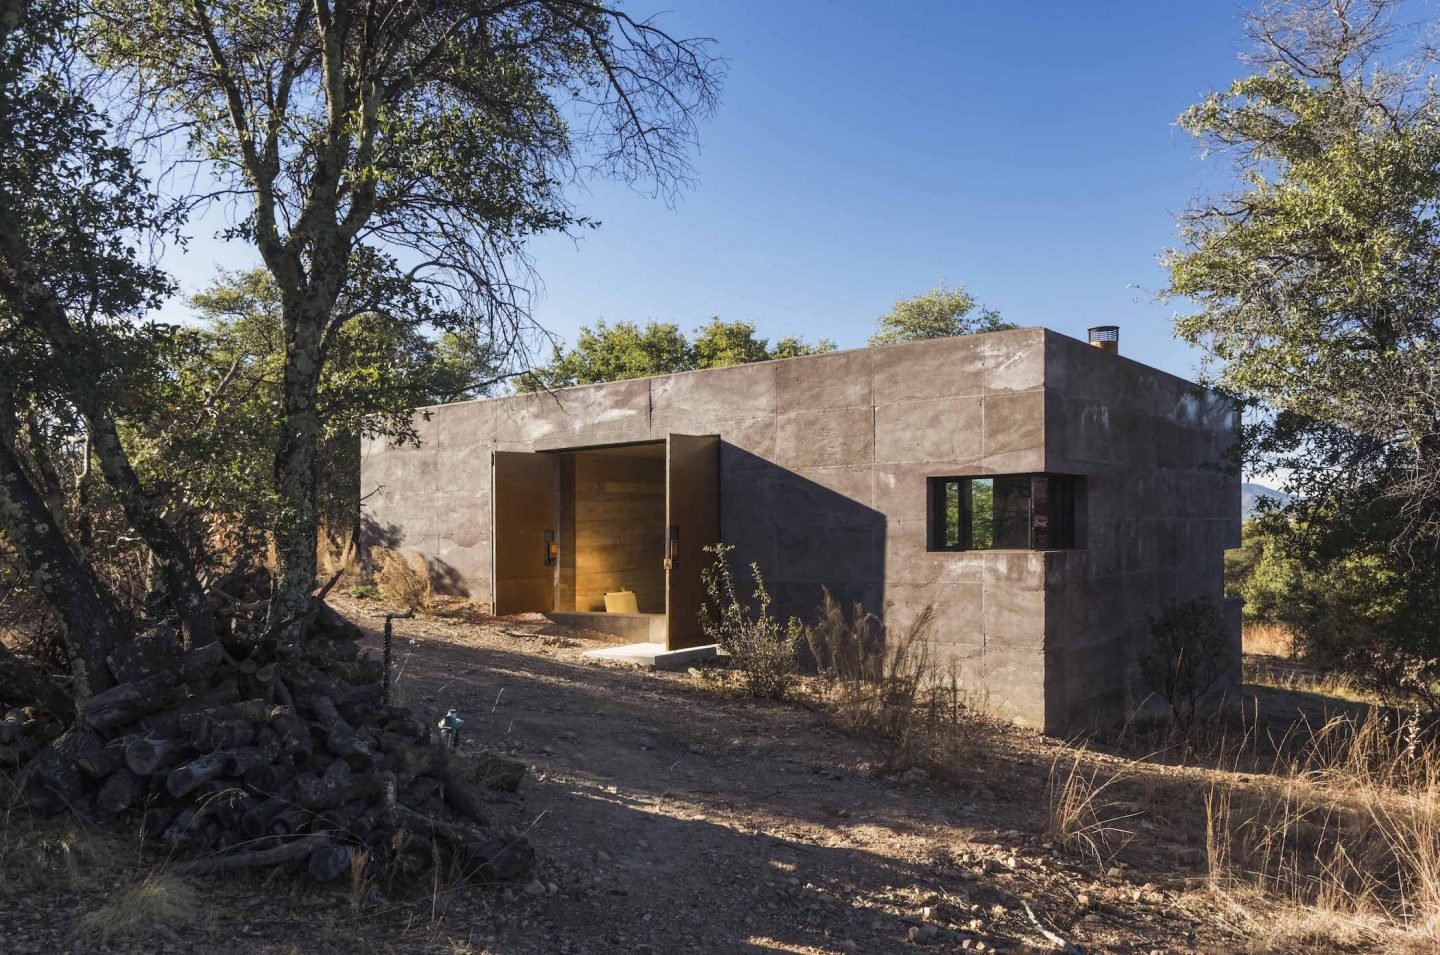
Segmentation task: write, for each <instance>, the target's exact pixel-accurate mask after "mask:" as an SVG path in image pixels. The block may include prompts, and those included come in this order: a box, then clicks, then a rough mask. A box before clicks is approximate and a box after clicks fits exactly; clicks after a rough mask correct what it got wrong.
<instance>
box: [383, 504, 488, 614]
mask: <svg viewBox="0 0 1440 955" xmlns="http://www.w3.org/2000/svg"><path fill="white" fill-rule="evenodd" d="M430 543H431V542H429V541H426V540H424V539H423V538H422V539H421V540H419V541H407V539H406V537H405V532H404V531H402V530H401V529H400V528H399V526H397V525H395V524H382V523H381V522H379V521H377V520H375V518H373V517H371V516H370V515H369V514H364V513H362V514H361V515H360V570H361V573H362V575H363V576H364V579H365V580H367V581H368V580H371V579H372V578H373V576H374V574H375V561H374V558H373V556H372V555H373V554H374V552H375V551H377V550H393V551H398V552H400V553H402V554H405V555H406V556H409V555H411V554H414V555H417V556H419V557H420V558H421V559H422V560H424V561H425V569H426V571H427V572H428V573H429V575H430V589H431V590H433V591H434V592H435V593H437V594H442V595H445V596H451V597H465V598H468V597H469V596H470V590H469V588H467V587H466V586H465V581H464V579H463V578H462V577H461V576H460V572H459V571H458V570H456V569H455V568H454V567H452V566H451V565H450V564H447V563H446V562H445V561H443V560H441V559H439V558H438V557H436V556H434V555H433V554H431V553H428V552H427V551H428V550H429V549H430ZM407 544H408V545H409V546H406V545H407Z"/></svg>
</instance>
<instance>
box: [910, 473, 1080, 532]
mask: <svg viewBox="0 0 1440 955" xmlns="http://www.w3.org/2000/svg"><path fill="white" fill-rule="evenodd" d="M1079 484H1080V479H1079V478H1076V477H1072V476H1070V475H1067V474H996V475H987V476H984V477H978V476H977V477H934V478H930V480H929V521H928V525H929V526H928V535H927V536H928V542H927V543H928V547H929V549H930V550H1062V549H1065V548H1070V547H1075V546H1077V535H1076V518H1075V513H1076V508H1077V497H1078V496H1079V492H1078V487H1079Z"/></svg>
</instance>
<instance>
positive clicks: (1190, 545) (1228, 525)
mask: <svg viewBox="0 0 1440 955" xmlns="http://www.w3.org/2000/svg"><path fill="white" fill-rule="evenodd" d="M1187 395H1188V396H1189V397H1187ZM418 415H419V418H418V419H417V425H418V428H419V431H420V435H421V446H420V447H419V448H413V447H404V448H393V447H389V446H388V445H386V444H385V443H384V442H379V441H370V442H367V443H366V444H365V446H364V447H363V449H362V459H363V464H362V467H363V490H364V493H366V494H370V495H371V496H370V497H369V498H367V500H366V504H365V508H366V513H365V518H366V528H367V531H366V537H367V541H368V542H369V543H371V544H376V543H379V544H386V545H388V546H396V547H401V548H405V549H413V550H417V551H419V552H420V553H422V554H424V555H425V556H426V558H427V559H428V560H430V561H431V563H432V565H433V567H434V568H435V572H436V576H437V579H438V580H439V582H440V583H442V584H448V585H450V586H452V587H454V588H456V589H457V590H461V591H462V592H465V593H468V594H469V595H470V596H471V597H472V598H473V599H475V600H479V601H488V600H489V599H490V596H491V595H490V593H489V588H490V541H489V535H490V523H491V522H490V513H489V508H490V487H489V482H490V465H489V456H490V452H491V451H492V450H511V451H544V450H559V449H570V448H581V447H593V446H601V445H607V444H621V443H627V442H639V441H660V440H664V439H665V436H666V435H667V434H671V433H677V434H715V435H719V436H720V439H721V465H720V466H721V521H722V537H723V538H724V540H725V541H726V543H729V544H732V545H734V546H735V548H736V553H735V558H736V562H737V566H743V565H745V564H748V563H749V562H751V561H754V562H756V563H757V564H758V565H759V566H760V568H761V570H762V572H763V573H764V574H765V577H766V582H767V584H768V585H769V586H770V588H771V591H772V593H773V594H774V596H775V598H776V605H777V608H778V609H779V610H780V611H781V612H783V613H795V614H799V615H804V616H808V615H810V614H812V613H813V612H814V609H815V608H816V606H817V605H818V604H819V602H820V600H821V596H822V588H829V590H830V591H831V592H832V593H833V594H834V595H835V596H836V597H837V598H838V599H840V600H842V601H844V602H847V603H848V602H851V601H860V602H862V603H863V604H864V605H865V607H866V608H867V609H870V610H880V611H882V612H883V615H884V618H885V620H886V622H887V624H888V625H889V626H890V627H891V628H893V629H901V628H905V627H907V626H909V625H910V624H911V623H912V622H913V621H914V620H915V619H916V617H917V616H918V615H919V614H920V612H921V611H922V610H923V609H924V608H925V607H927V606H933V607H934V609H935V623H934V625H933V628H932V631H931V633H930V640H931V642H932V644H933V646H934V648H935V650H936V652H937V653H938V654H939V655H941V656H943V657H944V658H947V659H953V660H955V661H957V662H958V665H959V667H960V671H961V674H962V677H963V679H964V680H965V682H966V685H967V687H968V688H969V689H970V690H971V691H972V692H973V693H974V694H976V695H977V697H983V702H984V704H985V705H986V706H988V707H989V708H990V709H992V710H994V711H996V712H999V713H1001V714H1004V715H1008V716H1010V717H1013V718H1015V719H1017V720H1018V721H1020V722H1023V723H1026V724H1029V725H1033V726H1036V727H1040V728H1044V729H1048V730H1052V731H1059V730H1063V729H1066V728H1068V727H1071V726H1076V725H1079V724H1082V723H1084V722H1087V721H1088V720H1089V719H1090V717H1091V716H1092V715H1094V714H1096V713H1098V712H1099V708H1108V707H1111V706H1112V705H1118V704H1122V703H1123V702H1124V701H1125V700H1127V699H1131V698H1133V697H1134V696H1135V691H1134V687H1133V677H1134V664H1133V661H1134V659H1135V654H1136V652H1137V647H1138V644H1137V642H1136V641H1137V640H1138V636H1137V633H1138V631H1137V630H1136V627H1137V626H1138V625H1139V624H1138V623H1137V621H1142V622H1143V619H1144V614H1145V613H1147V612H1158V609H1159V606H1160V603H1159V602H1160V601H1161V600H1162V599H1163V598H1164V597H1167V596H1175V597H1185V596H1190V595H1195V594H1200V593H1205V594H1207V595H1212V596H1214V597H1216V598H1218V597H1219V596H1220V593H1219V581H1220V575H1221V567H1222V564H1221V561H1222V553H1221V552H1222V549H1223V547H1225V546H1231V543H1232V540H1237V541H1238V522H1239V488H1238V478H1236V477H1232V476H1226V475H1224V474H1222V473H1220V472H1219V471H1210V470H1205V469H1204V468H1203V467H1202V466H1201V464H1200V462H1201V461H1202V460H1209V459H1210V458H1212V457H1213V458H1214V459H1215V461H1216V462H1218V461H1219V458H1220V453H1219V452H1220V451H1221V450H1222V449H1223V447H1225V446H1228V444H1229V442H1230V440H1231V438H1232V436H1233V431H1232V429H1233V416H1232V415H1230V413H1229V412H1228V409H1221V407H1220V406H1219V405H1218V404H1217V403H1216V400H1215V399H1214V398H1211V397H1208V396H1206V395H1205V394H1204V393H1203V392H1199V391H1198V390H1197V389H1196V386H1193V385H1190V384H1189V383H1187V382H1184V381H1182V380H1181V379H1178V378H1174V377H1173V376H1170V375H1166V374H1164V373H1162V372H1158V371H1155V370H1154V369H1148V368H1146V367H1145V366H1143V365H1139V364H1138V363H1135V362H1131V361H1129V360H1128V359H1123V358H1118V357H1116V356H1114V355H1108V354H1103V353H1101V352H1099V351H1098V350H1095V349H1091V348H1089V347H1088V346H1085V345H1083V344H1082V343H1079V342H1076V341H1074V340H1073V339H1069V338H1066V337H1065V336H1062V335H1058V334H1057V333H1054V332H1050V331H1048V330H1045V329H1039V328H1033V329H1018V330H1013V331H1005V332H995V333H990V334H984V335H973V336H967V337H962V338H953V339H944V340H938V341H928V342H916V343H910V344H902V345H889V346H884V347H879V348H865V349H858V350H854V351H845V352H833V353H829V354H823V355H814V356H807V357H804V358H795V359H787V360H783V361H774V362H764V363H760V364H754V365H743V366H735V367H730V368H721V369H711V370H706V371H699V372H690V373H685V374H679V375H669V376H665V377H659V378H647V379H637V380H632V381H621V382H613V383H608V384H600V385H587V386H582V387H578V388H568V389H564V390H561V391H557V392H554V393H551V394H546V393H537V394H527V395H517V396H512V397H506V398H499V399H493V400H488V401H473V402H462V403H458V404H452V405H442V406H438V407H434V408H428V409H422V411H420V412H418ZM1041 471H1051V472H1058V473H1071V474H1080V475H1084V476H1085V478H1086V482H1087V488H1086V499H1087V507H1088V509H1089V519H1088V520H1087V521H1084V522H1082V523H1084V525H1085V529H1084V531H1083V532H1084V533H1086V534H1087V535H1088V537H1087V541H1086V543H1087V546H1086V547H1085V548H1084V549H1083V550H1076V551H1049V552H1031V551H992V552H962V553H953V552H952V553H931V552H927V550H926V527H925V522H926V479H927V478H929V477H955V476H969V475H980V476H983V475H988V474H1010V473H1029V472H1041ZM1092 532H1093V533H1092ZM1116 599H1122V600H1123V601H1124V604H1123V606H1124V612H1123V613H1122V614H1121V615H1119V616H1118V617H1116V616H1113V615H1112V612H1111V607H1110V606H1109V605H1110V602H1111V601H1114V600H1116ZM1117 701H1118V703H1117Z"/></svg>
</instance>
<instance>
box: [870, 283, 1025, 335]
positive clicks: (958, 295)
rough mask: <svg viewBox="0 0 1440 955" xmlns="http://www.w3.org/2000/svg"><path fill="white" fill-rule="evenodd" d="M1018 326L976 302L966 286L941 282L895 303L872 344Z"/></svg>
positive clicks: (878, 327) (878, 324) (884, 318)
mask: <svg viewBox="0 0 1440 955" xmlns="http://www.w3.org/2000/svg"><path fill="white" fill-rule="evenodd" d="M1015 327H1017V326H1015V325H1013V324H1011V323H1010V322H1007V321H1004V320H1003V319H1002V318H1001V317H1000V313H999V312H997V311H995V310H994V309H990V308H985V307H984V306H983V305H981V304H980V303H979V302H977V301H976V300H975V297H974V296H973V295H971V294H970V293H969V292H967V291H966V290H965V288H964V286H956V287H955V288H949V287H947V286H946V285H945V284H944V283H943V282H942V283H941V284H940V285H939V286H937V287H936V288H934V289H932V290H930V291H929V292H926V293H925V294H924V295H916V296H914V297H913V298H902V299H900V300H899V301H898V302H896V303H895V307H894V308H892V309H890V311H889V312H887V313H886V314H884V315H882V316H880V319H879V321H878V322H877V323H876V329H875V334H874V335H872V336H870V344H872V345H893V344H895V343H897V342H918V341H924V340H926V339H929V338H952V337H954V336H956V335H971V334H974V333H976V332H998V331H1003V330H1004V329H1007V328H1015Z"/></svg>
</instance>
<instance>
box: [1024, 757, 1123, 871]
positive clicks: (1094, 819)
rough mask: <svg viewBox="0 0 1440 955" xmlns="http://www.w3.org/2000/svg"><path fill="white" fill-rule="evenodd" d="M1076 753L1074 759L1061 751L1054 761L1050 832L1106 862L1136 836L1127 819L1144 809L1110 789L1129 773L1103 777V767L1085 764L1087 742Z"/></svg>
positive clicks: (1070, 848)
mask: <svg viewBox="0 0 1440 955" xmlns="http://www.w3.org/2000/svg"><path fill="white" fill-rule="evenodd" d="M1073 754H1074V755H1073V756H1072V757H1071V758H1070V759H1069V760H1068V761H1067V760H1066V758H1065V756H1064V754H1062V755H1060V756H1059V757H1057V758H1056V760H1055V762H1054V763H1052V764H1051V766H1050V781H1049V784H1048V786H1047V789H1046V795H1047V799H1046V807H1047V813H1048V815H1047V818H1046V831H1047V834H1048V835H1049V836H1050V838H1051V839H1053V840H1055V842H1057V843H1058V844H1060V845H1061V846H1062V847H1064V848H1065V849H1066V850H1068V851H1070V852H1073V853H1076V854H1079V855H1086V856H1090V857H1091V858H1093V859H1094V860H1095V861H1096V862H1097V863H1099V864H1100V865H1106V864H1108V863H1109V862H1110V861H1111V860H1112V859H1113V858H1114V857H1115V856H1116V855H1117V854H1118V853H1119V852H1120V851H1121V850H1122V849H1124V848H1125V846H1126V845H1128V844H1129V843H1130V841H1131V840H1132V839H1134V838H1135V833H1134V832H1133V831H1132V830H1131V829H1129V828H1127V827H1125V826H1124V825H1122V823H1125V822H1127V821H1129V820H1131V819H1135V818H1136V817H1138V816H1139V815H1140V814H1141V813H1140V812H1139V811H1138V810H1137V809H1136V808H1135V807H1134V805H1133V804H1131V803H1127V802H1123V801H1120V800H1118V799H1114V798H1112V796H1111V794H1110V792H1109V791H1110V790H1111V789H1112V788H1113V787H1115V785H1116V784H1117V783H1119V782H1120V781H1121V780H1122V779H1123V778H1124V777H1125V776H1126V773H1125V771H1124V770H1122V771H1121V772H1119V773H1111V774H1108V775H1106V776H1105V778H1104V779H1103V780H1102V779H1101V771H1100V770H1099V769H1098V768H1093V767H1092V768H1091V769H1089V770H1086V769H1084V768H1082V763H1083V762H1084V758H1085V755H1086V751H1085V748H1084V747H1081V748H1079V749H1077V750H1074V751H1073Z"/></svg>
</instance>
